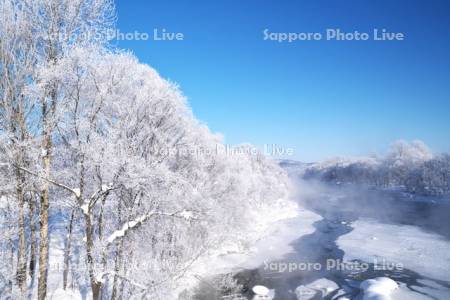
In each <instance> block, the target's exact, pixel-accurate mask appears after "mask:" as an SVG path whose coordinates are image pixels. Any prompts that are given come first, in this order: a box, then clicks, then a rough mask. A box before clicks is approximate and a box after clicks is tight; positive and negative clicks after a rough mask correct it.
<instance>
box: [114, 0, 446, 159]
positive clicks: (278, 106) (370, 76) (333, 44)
mask: <svg viewBox="0 0 450 300" xmlns="http://www.w3.org/2000/svg"><path fill="white" fill-rule="evenodd" d="M117 14H118V24H117V25H118V29H119V30H120V31H121V32H134V31H139V32H148V33H150V34H151V35H152V34H153V30H154V29H155V28H157V29H159V30H162V29H166V30H167V31H170V32H181V33H183V34H184V40H183V41H170V42H169V41H152V40H148V41H120V42H118V45H119V46H120V47H123V48H127V49H130V50H132V51H133V52H134V53H135V54H136V55H137V56H138V57H139V59H140V60H141V61H142V62H145V63H148V64H150V65H151V66H153V67H154V68H156V69H157V70H158V71H159V72H160V73H161V74H162V76H163V77H165V78H169V79H171V80H173V81H175V82H177V83H178V84H179V85H180V86H181V88H182V90H183V92H184V94H185V95H186V96H187V97H188V100H189V103H190V106H191V107H192V109H193V111H194V114H195V115H196V117H197V118H199V119H200V120H202V121H203V122H205V123H206V124H208V126H209V127H210V128H211V129H212V130H213V131H216V132H217V131H218V132H221V133H222V134H224V136H225V137H226V142H227V143H230V144H236V143H242V142H250V143H253V144H256V145H259V146H261V145H264V144H277V145H280V146H283V147H291V148H294V149H295V156H294V158H295V159H300V160H304V161H314V160H319V159H324V158H327V157H332V156H337V155H344V156H352V155H362V154H368V153H371V152H382V151H383V150H385V149H386V147H387V146H388V145H389V144H390V143H391V142H392V141H394V140H397V139H407V140H411V139H421V140H423V141H424V142H425V143H427V144H428V145H429V146H430V147H431V148H432V149H433V150H435V151H438V152H442V151H449V150H450V17H449V15H450V1H447V0H429V1H424V0H401V1H400V0H396V1H391V0H378V1H373V0H332V1H330V0H327V1H326V0H308V1H306V0H289V1H288V0H281V1H280V0H278V1H275V0H270V1H263V0H214V1H211V0H203V1H199V0H192V1H187V0H184V1H183V0H178V1H175V0H161V1H155V0H154V1H148V0H147V1H145V0H133V1H129V0H127V1H125V0H117ZM266 28H267V29H269V30H270V31H271V32H324V31H325V30H326V29H327V28H340V29H341V30H342V31H354V30H358V31H360V32H369V33H371V32H372V30H373V29H374V28H379V29H382V28H385V29H387V30H389V31H395V32H402V33H404V34H405V35H406V39H405V40H404V41H395V42H392V41H391V42H379V41H378V42H377V41H344V42H343V41H340V42H338V41H300V42H293V43H286V42H285V43H277V42H274V41H264V40H263V37H264V35H263V30H264V29H266Z"/></svg>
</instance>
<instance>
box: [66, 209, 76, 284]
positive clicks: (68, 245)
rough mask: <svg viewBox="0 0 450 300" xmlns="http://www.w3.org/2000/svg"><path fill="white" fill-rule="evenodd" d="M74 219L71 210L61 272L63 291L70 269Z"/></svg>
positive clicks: (73, 211)
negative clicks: (62, 270)
mask: <svg viewBox="0 0 450 300" xmlns="http://www.w3.org/2000/svg"><path fill="white" fill-rule="evenodd" d="M74 217H75V210H74V209H73V210H72V213H71V215H70V222H69V227H68V229H67V241H66V250H65V253H64V272H63V289H64V290H65V289H66V288H67V278H68V277H69V268H70V255H71V250H72V249H71V248H72V229H73V219H74Z"/></svg>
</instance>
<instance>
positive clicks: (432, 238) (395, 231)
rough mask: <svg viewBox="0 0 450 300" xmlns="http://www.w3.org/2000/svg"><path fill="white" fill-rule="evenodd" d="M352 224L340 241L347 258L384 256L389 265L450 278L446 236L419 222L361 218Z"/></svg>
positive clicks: (380, 259)
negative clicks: (403, 223) (351, 228)
mask: <svg viewBox="0 0 450 300" xmlns="http://www.w3.org/2000/svg"><path fill="white" fill-rule="evenodd" d="M352 227H353V228H354V230H353V231H352V232H350V233H349V234H346V235H343V236H341V237H340V238H339V239H338V241H337V244H338V246H339V248H341V249H342V250H344V252H345V257H344V258H345V259H346V260H352V259H360V260H363V261H365V262H368V263H373V262H374V261H375V260H376V261H377V262H378V263H382V262H383V259H384V260H385V261H386V262H387V264H386V265H385V266H386V267H392V266H393V265H390V264H389V263H395V264H402V265H403V266H404V267H405V268H407V269H410V270H412V271H415V272H417V273H419V274H421V275H424V276H427V277H430V278H433V279H439V280H443V281H450V241H448V240H446V239H445V238H444V237H442V236H440V235H438V234H434V233H429V232H425V231H423V230H422V229H420V228H418V227H415V226H408V225H391V224H382V223H378V222H375V221H372V220H358V221H356V222H354V223H353V224H352Z"/></svg>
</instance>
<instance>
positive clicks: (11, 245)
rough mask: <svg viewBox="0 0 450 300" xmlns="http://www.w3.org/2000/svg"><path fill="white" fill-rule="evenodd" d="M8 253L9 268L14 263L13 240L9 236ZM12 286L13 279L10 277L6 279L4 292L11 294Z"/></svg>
mask: <svg viewBox="0 0 450 300" xmlns="http://www.w3.org/2000/svg"><path fill="white" fill-rule="evenodd" d="M8 244H9V254H10V258H9V259H10V266H11V268H13V265H14V242H13V240H12V239H11V238H10V239H9V242H8ZM12 288H13V281H12V280H11V279H10V280H8V284H7V288H6V292H7V294H11V293H12Z"/></svg>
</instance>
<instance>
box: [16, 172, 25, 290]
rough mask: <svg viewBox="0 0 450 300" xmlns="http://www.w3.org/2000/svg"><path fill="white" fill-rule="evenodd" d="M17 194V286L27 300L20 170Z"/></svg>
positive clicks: (23, 198) (22, 181) (17, 177)
mask: <svg viewBox="0 0 450 300" xmlns="http://www.w3.org/2000/svg"><path fill="white" fill-rule="evenodd" d="M16 180H17V183H16V184H17V186H16V193H17V200H18V206H19V220H18V225H19V245H18V247H19V248H18V250H17V273H16V279H17V284H18V286H19V288H20V292H21V294H22V298H25V295H26V289H27V260H26V243H25V211H24V204H25V197H24V191H23V185H24V178H23V176H22V174H21V172H20V171H19V170H17V171H16Z"/></svg>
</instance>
